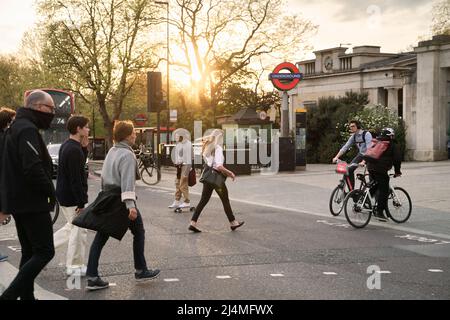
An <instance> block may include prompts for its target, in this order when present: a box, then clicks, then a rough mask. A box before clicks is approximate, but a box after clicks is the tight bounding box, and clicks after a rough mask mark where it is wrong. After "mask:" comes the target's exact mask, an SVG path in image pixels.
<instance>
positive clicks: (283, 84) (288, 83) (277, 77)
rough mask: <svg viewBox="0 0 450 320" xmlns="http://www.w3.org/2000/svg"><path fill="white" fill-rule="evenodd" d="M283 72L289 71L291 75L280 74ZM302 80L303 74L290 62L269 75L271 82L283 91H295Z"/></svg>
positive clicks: (281, 65) (282, 64) (277, 67)
mask: <svg viewBox="0 0 450 320" xmlns="http://www.w3.org/2000/svg"><path fill="white" fill-rule="evenodd" d="M281 70H288V71H290V73H280V71H281ZM302 78H303V74H302V73H300V71H299V70H298V68H297V67H296V66H295V65H294V64H292V63H290V62H283V63H280V64H279V65H278V66H276V68H275V69H274V70H273V72H272V73H271V74H270V75H269V80H270V81H272V84H273V85H274V87H275V88H277V89H278V90H281V91H289V90H292V89H294V88H295V86H296V85H297V84H298V83H299V82H300V80H301V79H302Z"/></svg>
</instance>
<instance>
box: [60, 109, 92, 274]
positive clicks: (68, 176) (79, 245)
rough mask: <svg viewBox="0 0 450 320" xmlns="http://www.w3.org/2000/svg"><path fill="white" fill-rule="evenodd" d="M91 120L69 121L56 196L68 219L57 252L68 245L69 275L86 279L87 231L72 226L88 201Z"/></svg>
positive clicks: (61, 154) (61, 233)
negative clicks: (87, 166)
mask: <svg viewBox="0 0 450 320" xmlns="http://www.w3.org/2000/svg"><path fill="white" fill-rule="evenodd" d="M88 124H89V119H88V118H86V117H83V116H78V115H77V116H72V117H70V119H69V121H68V122H67V130H68V131H69V133H70V137H69V139H68V140H66V141H65V142H64V143H63V144H62V145H61V147H60V149H59V156H58V177H57V181H56V197H57V199H58V202H59V204H60V205H61V207H60V208H61V212H62V213H63V215H64V217H65V218H66V220H67V223H66V225H65V226H64V227H62V228H61V229H59V230H58V231H57V232H55V234H54V236H53V240H54V243H55V249H57V248H58V247H60V246H62V245H64V244H66V243H68V246H67V254H66V273H67V275H69V276H70V275H72V274H73V273H76V274H79V275H81V276H84V275H85V274H86V266H85V263H84V261H85V257H84V256H85V251H86V241H87V230H86V229H82V228H78V227H76V226H74V225H73V224H72V220H73V218H75V216H76V215H77V214H78V213H80V212H81V210H83V208H84V205H85V204H86V203H87V202H88V193H87V192H88V184H87V176H86V173H85V168H84V167H85V163H86V157H87V145H88V143H89V139H88V137H89V126H88Z"/></svg>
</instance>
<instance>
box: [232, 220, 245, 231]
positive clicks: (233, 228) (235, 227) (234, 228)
mask: <svg viewBox="0 0 450 320" xmlns="http://www.w3.org/2000/svg"><path fill="white" fill-rule="evenodd" d="M244 223H245V221H241V222H239V224H238V225H236V226H230V229H231V231H234V230H236V229H237V228H239V227H240V226H242V225H243V224H244Z"/></svg>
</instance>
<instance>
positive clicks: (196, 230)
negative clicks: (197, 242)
mask: <svg viewBox="0 0 450 320" xmlns="http://www.w3.org/2000/svg"><path fill="white" fill-rule="evenodd" d="M188 229H189V230H191V231H194V232H195V233H199V232H202V230H200V229H197V228H196V227H194V226H193V225H192V224H191V225H190V226H189V228H188Z"/></svg>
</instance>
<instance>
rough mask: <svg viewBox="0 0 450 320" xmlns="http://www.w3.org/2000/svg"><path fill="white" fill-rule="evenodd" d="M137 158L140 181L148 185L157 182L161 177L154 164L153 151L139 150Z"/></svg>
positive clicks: (158, 169)
mask: <svg viewBox="0 0 450 320" xmlns="http://www.w3.org/2000/svg"><path fill="white" fill-rule="evenodd" d="M137 158H138V170H139V173H140V174H141V179H142V181H143V182H144V183H146V184H148V185H155V184H157V183H158V182H159V180H160V177H161V173H160V172H161V171H160V168H158V166H157V164H156V161H155V157H154V155H153V153H147V152H140V153H139V154H138V155H137Z"/></svg>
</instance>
